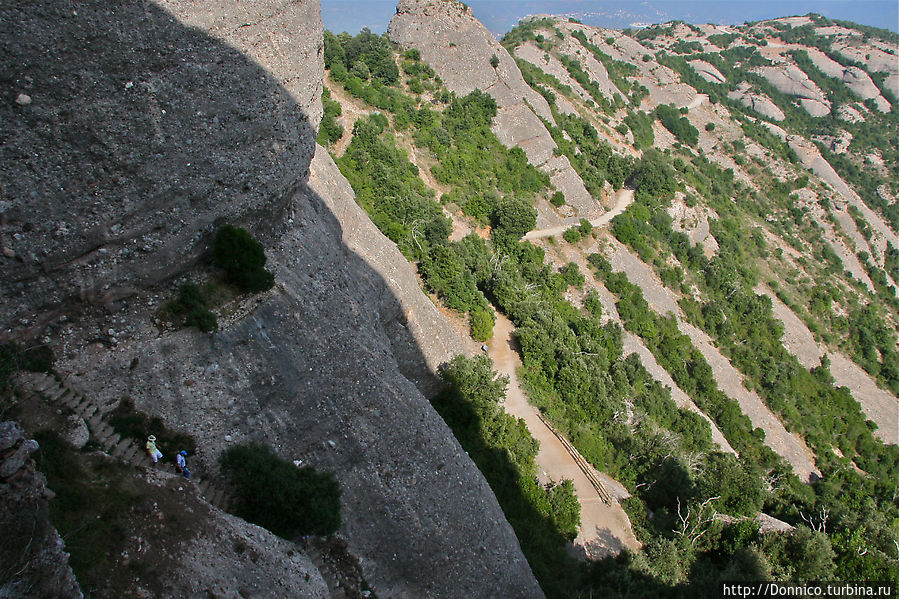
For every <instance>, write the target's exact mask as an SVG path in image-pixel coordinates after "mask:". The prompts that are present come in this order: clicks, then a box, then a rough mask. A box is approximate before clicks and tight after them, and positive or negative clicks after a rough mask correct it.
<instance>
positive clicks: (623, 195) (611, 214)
mask: <svg viewBox="0 0 899 599" xmlns="http://www.w3.org/2000/svg"><path fill="white" fill-rule="evenodd" d="M633 201H634V190H633V189H626V188H625V189H619V190H618V191H616V192H615V207H614V208H612V209H611V210H609V211H608V212H606V213H604V214H603V215H602V216H598V217H596V218H594V219H592V220H591V221H590V224H592V225H593V226H594V227H601V226H603V225H607V224H609V222H611V220H612V219H613V218H615V217H616V216H618V215H619V214H621V213H622V212H624V211H625V209H626V208H627V207H628V206H630V205H631V203H632V202H633ZM579 222H580V220H579V219H572V220H571V222H570V223H568V224H565V225H559V226H557V227H549V228H547V229H539V230H534V231H529V232H528V233H527V234H526V235H525V236H524V238H525V239H526V240H532V239H540V238H542V237H560V236H561V235H562V233H564V232H565V231H566V230H568V229H570V228H571V226H572V225H576V224H578V223H579Z"/></svg>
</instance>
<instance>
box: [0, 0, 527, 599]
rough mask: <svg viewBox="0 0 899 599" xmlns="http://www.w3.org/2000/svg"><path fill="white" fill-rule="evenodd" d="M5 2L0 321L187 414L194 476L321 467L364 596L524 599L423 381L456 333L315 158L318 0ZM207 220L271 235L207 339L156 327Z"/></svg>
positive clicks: (78, 383) (521, 583) (468, 466)
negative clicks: (262, 277) (257, 457)
mask: <svg viewBox="0 0 899 599" xmlns="http://www.w3.org/2000/svg"><path fill="white" fill-rule="evenodd" d="M0 18H2V19H3V22H4V24H5V25H6V26H7V29H8V31H9V32H10V33H9V34H8V35H5V36H4V38H3V40H2V42H0V43H2V44H3V51H4V52H3V58H2V59H0V60H2V64H3V69H2V71H0V72H2V76H3V78H4V82H5V83H6V89H7V90H8V91H7V93H6V94H5V96H4V101H3V103H2V104H0V111H2V113H0V117H2V119H3V122H4V131H3V149H2V152H3V160H2V166H0V176H2V197H0V202H2V203H0V226H2V229H0V239H2V245H3V247H4V253H3V256H2V257H0V280H2V282H3V284H2V286H0V294H2V302H0V304H2V311H0V323H2V325H3V333H4V335H5V337H6V338H12V339H26V338H30V337H34V336H40V337H41V338H42V339H44V341H45V342H47V343H49V345H50V346H51V347H52V348H53V349H54V350H55V351H56V354H57V355H58V356H59V358H58V360H57V369H58V371H59V372H60V374H62V375H63V376H65V377H66V378H67V380H68V381H69V382H70V384H71V385H73V386H74V387H76V388H77V389H79V390H80V391H81V392H83V393H84V394H85V395H87V396H89V397H91V398H92V399H93V400H94V401H96V402H98V403H101V404H107V405H110V404H112V403H113V402H115V401H118V399H119V398H121V397H122V396H124V395H128V396H131V397H132V398H134V400H135V403H136V405H137V407H138V408H139V409H141V410H143V411H145V412H147V413H149V414H152V415H158V416H160V417H162V419H163V420H164V421H165V423H166V424H167V425H168V426H170V427H172V428H175V429H179V430H183V431H189V432H191V433H192V434H193V435H195V437H196V438H197V441H198V445H199V450H198V451H199V454H198V456H197V458H196V461H195V464H196V467H197V469H198V470H200V471H202V470H205V471H207V472H209V471H212V470H213V469H214V468H215V460H216V458H217V456H218V454H219V453H220V451H221V450H222V449H224V448H225V447H227V445H228V444H230V443H237V442H242V441H259V442H263V443H266V444H268V445H270V446H272V447H273V448H275V450H276V451H277V452H278V453H279V454H280V455H281V456H283V457H285V458H288V459H293V460H302V462H303V464H304V465H312V466H315V467H316V468H318V469H322V470H327V471H331V472H333V473H334V474H335V476H336V477H337V479H338V480H339V482H340V486H341V489H342V518H343V524H342V526H341V529H340V531H339V532H338V535H339V536H341V537H343V538H344V539H346V541H347V543H348V549H349V551H350V552H351V553H352V554H354V555H355V556H356V557H357V558H358V559H359V561H360V563H361V566H362V570H363V574H364V576H365V577H366V579H367V580H368V582H369V583H370V584H371V586H372V588H373V590H374V591H375V592H376V593H377V594H378V595H380V596H387V597H426V596H431V597H459V596H466V597H497V596H503V597H510V596H514V597H539V596H542V593H541V591H540V589H539V587H538V586H537V583H536V581H535V579H534V577H533V575H532V573H531V571H530V568H529V566H528V564H527V562H526V561H525V559H524V556H523V555H522V553H521V551H520V549H519V546H518V541H517V539H516V538H515V535H514V534H513V532H512V529H511V527H509V525H508V524H507V523H506V521H505V519H504V517H503V514H502V511H501V510H500V508H499V505H498V504H497V502H496V499H495V498H494V496H493V493H492V492H491V490H490V489H489V487H488V486H487V484H486V482H485V481H484V479H483V477H482V475H481V474H480V472H478V470H477V468H476V467H475V466H474V464H473V463H472V462H471V460H470V459H469V458H468V457H467V455H466V454H465V452H464V451H463V450H462V448H461V447H460V446H459V444H458V443H457V442H456V440H455V438H454V437H453V436H452V434H451V432H450V431H449V429H448V428H447V427H446V425H445V424H444V423H443V421H442V420H441V419H440V417H439V416H438V415H437V414H436V412H434V410H433V409H432V408H431V406H430V404H429V403H428V401H427V400H426V399H425V397H424V396H423V394H422V391H421V390H422V389H424V390H428V389H429V388H430V385H433V383H434V379H433V374H432V373H433V370H434V368H435V367H436V365H437V364H439V363H441V362H442V361H445V360H446V359H448V358H450V357H451V356H453V355H454V354H456V353H458V352H460V351H461V344H460V342H459V340H458V339H457V338H456V337H455V335H454V333H453V331H452V328H451V327H450V325H449V324H448V323H447V322H446V321H445V320H444V318H443V317H442V316H441V315H440V313H439V312H438V311H437V310H436V308H435V307H434V306H433V304H431V303H430V301H429V300H428V299H427V298H426V297H425V296H424V295H423V294H422V293H421V291H420V288H419V286H418V282H417V279H416V277H415V274H414V271H413V269H412V267H411V266H410V265H409V264H408V263H407V262H406V261H405V259H404V258H403V257H402V256H401V254H400V253H399V252H398V251H397V250H396V248H395V246H393V245H392V244H390V243H389V242H388V241H387V240H386V238H384V237H383V236H381V235H380V233H378V232H377V230H376V229H375V227H374V225H372V224H371V222H370V221H369V220H368V218H367V216H366V215H365V214H364V212H362V211H361V210H360V209H359V208H358V206H356V204H355V202H354V200H353V195H352V190H351V189H350V188H349V185H348V184H347V183H346V181H345V180H344V179H343V177H342V176H341V175H340V173H339V171H337V169H336V167H335V166H334V164H333V162H331V160H330V157H328V156H327V155H326V154H324V153H321V154H319V155H317V156H316V158H315V160H313V154H314V153H315V146H314V138H315V129H316V127H317V123H318V121H319V119H320V114H321V108H320V100H319V98H320V94H321V81H322V70H323V66H322V60H321V31H322V29H321V20H320V16H319V6H318V2H298V1H295V0H291V1H281V2H275V1H266V2H257V3H252V4H246V3H236V2H227V1H221V2H213V1H209V2H201V3H196V2H159V3H133V2H126V1H118V2H110V3H102V4H94V5H84V6H82V5H60V4H58V3H53V2H49V1H48V2H39V3H36V4H31V5H14V6H12V5H10V6H4V7H3V8H2V9H0ZM310 165H311V171H312V175H311V178H310ZM225 222H227V223H235V224H239V225H241V226H243V227H245V228H247V229H249V230H250V231H251V232H252V233H254V234H255V235H256V236H257V237H259V238H260V239H261V240H262V241H263V242H264V243H265V245H266V247H267V254H268V258H269V267H270V268H271V269H272V270H273V271H274V272H275V276H276V281H277V285H276V287H275V288H274V289H273V290H271V291H269V292H267V293H266V294H263V295H261V296H257V297H252V298H243V299H238V300H235V301H233V302H231V303H230V304H227V305H224V306H219V308H218V310H219V325H220V331H219V332H218V333H216V334H213V335H206V334H201V333H199V332H197V331H195V330H180V331H170V330H164V329H160V328H158V327H157V326H156V322H155V320H154V318H155V314H156V311H157V310H158V308H159V306H160V305H161V304H162V303H163V302H165V301H168V300H169V299H170V298H171V297H172V295H173V290H174V288H175V284H176V282H177V280H178V278H179V277H181V276H183V275H185V274H186V273H189V274H190V275H191V276H192V277H194V278H202V277H204V276H207V275H205V274H204V273H205V271H204V266H203V264H202V262H201V261H200V259H199V258H200V257H201V256H202V254H203V253H204V252H205V251H206V249H207V247H208V243H209V238H210V234H211V233H212V231H213V230H214V229H215V227H217V226H218V225H219V224H221V223H225ZM168 449H169V450H172V448H168ZM163 451H165V449H163ZM260 546H264V543H262V544H261V545H260ZM194 549H195V550H196V551H200V552H201V553H203V552H202V551H201V549H197V548H194ZM194 549H192V551H193V550H194ZM257 549H258V548H257ZM203 555H206V554H205V553H203ZM207 557H209V556H207ZM210 560H211V561H210V562H209V564H208V568H210V569H211V571H213V572H214V571H215V568H220V569H222V571H224V569H227V568H228V567H229V566H228V564H227V563H226V562H225V561H216V560H215V559H214V558H212V557H210ZM298 575H299V574H298ZM295 588H299V587H295ZM232 590H233V589H232ZM316 592H318V591H316Z"/></svg>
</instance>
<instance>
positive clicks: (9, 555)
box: [0, 421, 83, 599]
mask: <svg viewBox="0 0 899 599" xmlns="http://www.w3.org/2000/svg"><path fill="white" fill-rule="evenodd" d="M37 449H38V444H37V442H36V441H34V440H32V439H27V438H26V437H25V433H24V431H23V430H22V427H21V426H20V425H19V424H18V423H16V422H13V421H6V422H0V529H2V530H3V543H2V545H0V572H2V574H3V578H2V582H0V597H12V598H16V597H22V598H24V597H59V598H60V599H70V598H71V599H81V597H83V595H82V593H81V589H80V588H79V586H78V582H77V581H76V580H75V575H74V574H72V569H71V568H70V567H69V556H68V554H67V553H66V552H65V549H64V545H63V541H62V539H61V538H60V537H59V534H58V533H57V532H56V529H55V528H53V525H52V524H51V523H50V514H49V512H50V509H49V500H50V498H52V497H53V492H52V491H50V490H49V489H47V479H46V478H45V477H44V475H43V474H41V473H40V472H38V471H36V470H35V468H34V463H33V462H32V460H31V454H32V453H33V452H34V451H36V450H37Z"/></svg>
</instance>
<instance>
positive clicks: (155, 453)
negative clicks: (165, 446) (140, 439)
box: [147, 435, 162, 468]
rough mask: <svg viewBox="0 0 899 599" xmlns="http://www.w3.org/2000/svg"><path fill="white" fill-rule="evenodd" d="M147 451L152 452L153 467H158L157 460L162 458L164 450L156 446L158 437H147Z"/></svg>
mask: <svg viewBox="0 0 899 599" xmlns="http://www.w3.org/2000/svg"><path fill="white" fill-rule="evenodd" d="M147 453H148V454H150V458H151V459H152V460H153V467H154V468H155V467H156V462H158V461H159V459H160V458H162V452H161V451H159V450H158V449H157V448H156V437H154V436H153V435H150V436H149V437H147Z"/></svg>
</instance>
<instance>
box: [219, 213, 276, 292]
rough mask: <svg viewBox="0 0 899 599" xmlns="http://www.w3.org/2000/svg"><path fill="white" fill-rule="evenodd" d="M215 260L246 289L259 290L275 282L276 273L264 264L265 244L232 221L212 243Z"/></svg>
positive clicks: (230, 277) (235, 282) (233, 279)
mask: <svg viewBox="0 0 899 599" xmlns="http://www.w3.org/2000/svg"><path fill="white" fill-rule="evenodd" d="M212 260H213V263H214V264H215V265H216V266H218V267H219V268H222V269H224V270H225V273H226V275H227V277H228V280H229V281H230V282H232V283H234V284H235V285H237V286H238V287H239V288H240V289H241V290H243V291H250V292H253V293H258V292H260V291H266V290H267V289H271V288H272V286H273V285H274V284H275V276H274V275H273V274H272V273H270V272H268V271H267V270H265V268H264V267H265V250H264V249H263V248H262V244H261V243H259V242H258V241H256V240H255V239H253V237H252V236H251V235H250V234H249V233H248V232H247V231H246V230H245V229H241V228H238V227H234V226H231V225H225V226H224V227H222V228H221V229H219V230H218V231H217V232H216V234H215V240H214V241H213V243H212Z"/></svg>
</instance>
